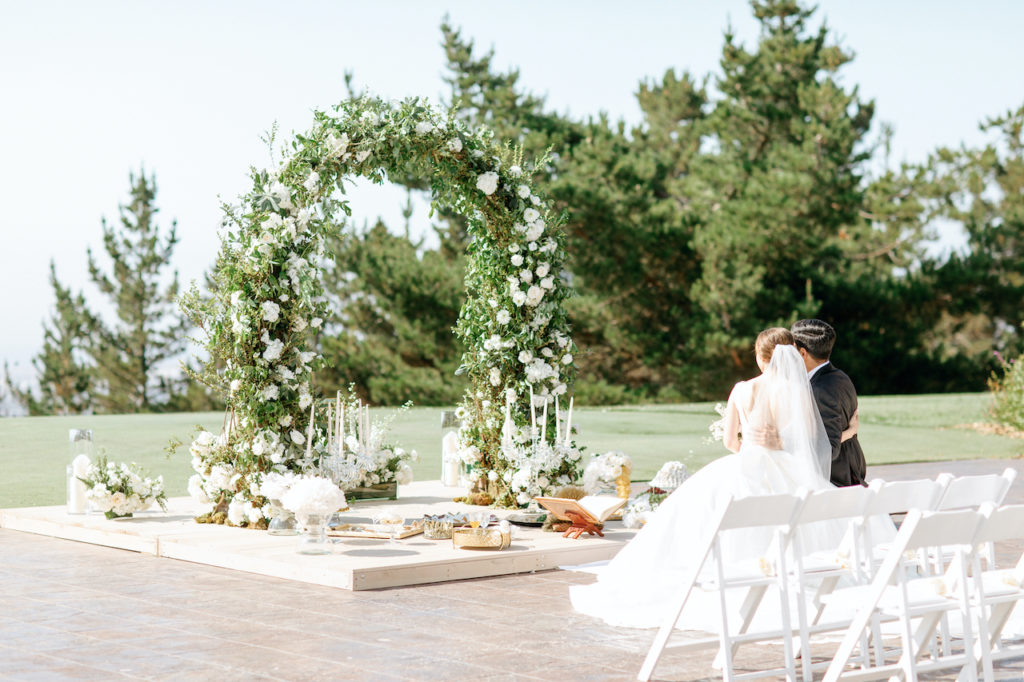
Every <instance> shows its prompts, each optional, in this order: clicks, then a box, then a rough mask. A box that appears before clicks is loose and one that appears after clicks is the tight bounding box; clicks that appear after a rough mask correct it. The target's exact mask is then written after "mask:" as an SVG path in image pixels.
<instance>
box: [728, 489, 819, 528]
mask: <svg viewBox="0 0 1024 682" xmlns="http://www.w3.org/2000/svg"><path fill="white" fill-rule="evenodd" d="M806 497H807V493H806V492H802V493H798V494H797V495H756V496H752V497H739V498H735V499H733V500H732V501H731V502H730V503H729V506H728V508H727V509H726V510H725V513H724V514H723V516H722V520H721V523H720V525H719V526H718V528H719V530H733V529H735V528H758V527H762V526H785V525H789V524H791V523H793V520H794V519H795V518H796V515H797V513H798V512H799V511H800V507H801V506H802V505H803V503H804V500H805V499H806Z"/></svg>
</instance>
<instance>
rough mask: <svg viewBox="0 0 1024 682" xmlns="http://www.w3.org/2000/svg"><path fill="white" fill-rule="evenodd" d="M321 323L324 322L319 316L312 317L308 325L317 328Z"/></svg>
mask: <svg viewBox="0 0 1024 682" xmlns="http://www.w3.org/2000/svg"><path fill="white" fill-rule="evenodd" d="M323 323H324V321H323V320H322V319H321V318H319V317H314V318H313V320H312V321H311V322H310V323H309V326H311V327H313V328H314V329H315V328H318V327H319V326H320V325H322V324H323Z"/></svg>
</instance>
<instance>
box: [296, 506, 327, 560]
mask: <svg viewBox="0 0 1024 682" xmlns="http://www.w3.org/2000/svg"><path fill="white" fill-rule="evenodd" d="M328 518H329V514H304V515H303V516H302V517H301V518H300V519H299V522H300V523H301V524H302V536H301V537H299V549H298V552H299V554H314V555H315V554H330V553H331V543H330V542H329V541H328V540H327V519H328Z"/></svg>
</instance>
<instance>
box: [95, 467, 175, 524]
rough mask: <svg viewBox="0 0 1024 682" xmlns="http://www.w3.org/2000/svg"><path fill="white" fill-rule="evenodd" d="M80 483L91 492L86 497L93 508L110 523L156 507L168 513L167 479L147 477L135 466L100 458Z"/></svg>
mask: <svg viewBox="0 0 1024 682" xmlns="http://www.w3.org/2000/svg"><path fill="white" fill-rule="evenodd" d="M79 480H81V481H82V482H83V483H84V484H85V486H86V488H87V490H86V493H85V497H86V499H87V500H88V501H89V504H90V505H91V506H92V508H93V509H95V510H96V511H101V512H103V514H104V516H106V517H107V518H108V519H114V518H125V517H130V516H131V515H132V514H134V513H135V512H139V511H145V510H146V509H149V508H150V507H152V506H153V504H154V503H156V504H159V505H160V508H161V509H163V510H164V511H166V510H167V497H166V495H165V494H164V477H163V476H157V477H156V478H148V477H144V476H143V473H142V471H141V470H140V469H139V468H138V466H137V465H135V464H125V463H124V462H120V463H117V462H110V461H108V460H107V458H106V457H100V458H98V459H97V460H96V461H95V462H93V463H92V464H91V465H90V466H89V468H88V469H87V470H86V474H85V476H81V477H79Z"/></svg>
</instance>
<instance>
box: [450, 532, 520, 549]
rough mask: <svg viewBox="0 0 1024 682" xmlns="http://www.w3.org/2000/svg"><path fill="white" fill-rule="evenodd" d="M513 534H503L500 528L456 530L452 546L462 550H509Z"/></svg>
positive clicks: (453, 533) (453, 534)
mask: <svg viewBox="0 0 1024 682" xmlns="http://www.w3.org/2000/svg"><path fill="white" fill-rule="evenodd" d="M511 544H512V532H511V531H509V532H505V533H502V532H501V529H500V528H456V529H455V530H453V531H452V546H453V547H459V548H462V549H508V548H509V546H510V545H511Z"/></svg>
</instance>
